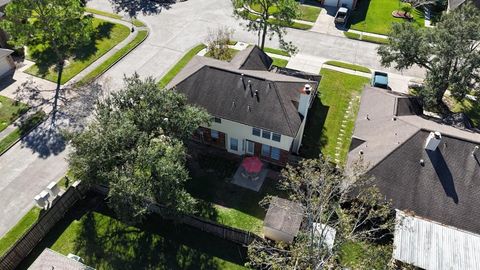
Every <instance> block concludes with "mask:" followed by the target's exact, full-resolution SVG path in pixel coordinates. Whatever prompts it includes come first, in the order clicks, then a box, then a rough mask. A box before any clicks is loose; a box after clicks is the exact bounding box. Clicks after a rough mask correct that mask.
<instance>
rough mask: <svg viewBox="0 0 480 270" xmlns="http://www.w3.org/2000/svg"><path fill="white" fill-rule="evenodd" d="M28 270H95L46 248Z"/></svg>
mask: <svg viewBox="0 0 480 270" xmlns="http://www.w3.org/2000/svg"><path fill="white" fill-rule="evenodd" d="M74 257H77V256H74ZM28 270H95V269H94V268H92V267H89V266H87V265H85V264H83V263H81V262H79V261H77V260H75V259H72V258H68V257H67V256H65V255H62V254H60V253H58V252H55V251H53V250H51V249H49V248H46V249H44V250H43V251H42V253H41V254H40V255H39V256H38V257H37V259H35V261H34V262H33V263H32V265H30V267H29V268H28Z"/></svg>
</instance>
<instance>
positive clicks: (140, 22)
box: [85, 7, 146, 27]
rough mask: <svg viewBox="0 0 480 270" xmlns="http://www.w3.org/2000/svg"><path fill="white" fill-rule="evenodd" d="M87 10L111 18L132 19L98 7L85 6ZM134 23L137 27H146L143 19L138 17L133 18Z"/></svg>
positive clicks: (126, 20)
mask: <svg viewBox="0 0 480 270" xmlns="http://www.w3.org/2000/svg"><path fill="white" fill-rule="evenodd" d="M85 11H86V12H90V13H93V14H97V15H101V16H105V17H109V18H112V19H117V20H122V21H125V22H131V20H128V19H123V16H121V15H118V14H115V13H110V12H105V11H102V10H97V9H93V8H88V7H87V8H85ZM133 25H135V26H136V27H145V26H146V25H145V24H144V23H143V22H142V21H140V20H137V19H133Z"/></svg>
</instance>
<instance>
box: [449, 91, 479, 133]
mask: <svg viewBox="0 0 480 270" xmlns="http://www.w3.org/2000/svg"><path fill="white" fill-rule="evenodd" d="M451 101H452V102H453V108H452V109H451V110H452V111H453V112H463V113H465V114H466V115H467V116H468V117H469V118H470V120H472V122H473V125H474V126H475V127H480V102H478V101H474V100H470V99H468V98H465V99H464V100H463V101H462V102H458V101H455V100H454V99H453V98H451Z"/></svg>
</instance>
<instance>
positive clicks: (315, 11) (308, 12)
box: [250, 4, 322, 22]
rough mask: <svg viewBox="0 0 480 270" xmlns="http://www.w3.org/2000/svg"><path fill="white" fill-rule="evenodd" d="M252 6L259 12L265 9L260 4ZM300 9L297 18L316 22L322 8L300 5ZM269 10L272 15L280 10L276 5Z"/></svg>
mask: <svg viewBox="0 0 480 270" xmlns="http://www.w3.org/2000/svg"><path fill="white" fill-rule="evenodd" d="M250 8H251V9H253V10H254V11H256V12H258V13H262V12H263V9H262V7H261V6H260V5H259V4H255V5H251V6H250ZM298 9H299V16H298V18H297V19H298V20H302V21H307V22H315V21H316V20H317V18H318V15H319V14H320V11H321V10H322V9H321V8H319V7H314V6H308V5H299V6H298ZM268 11H269V13H270V14H271V15H272V16H275V13H277V12H278V9H277V7H276V6H272V7H270V9H269V10H268Z"/></svg>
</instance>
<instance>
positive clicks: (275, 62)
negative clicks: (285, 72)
mask: <svg viewBox="0 0 480 270" xmlns="http://www.w3.org/2000/svg"><path fill="white" fill-rule="evenodd" d="M272 59H273V63H272V64H273V65H275V66H277V67H286V66H287V64H288V60H285V59H280V58H275V57H272Z"/></svg>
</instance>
